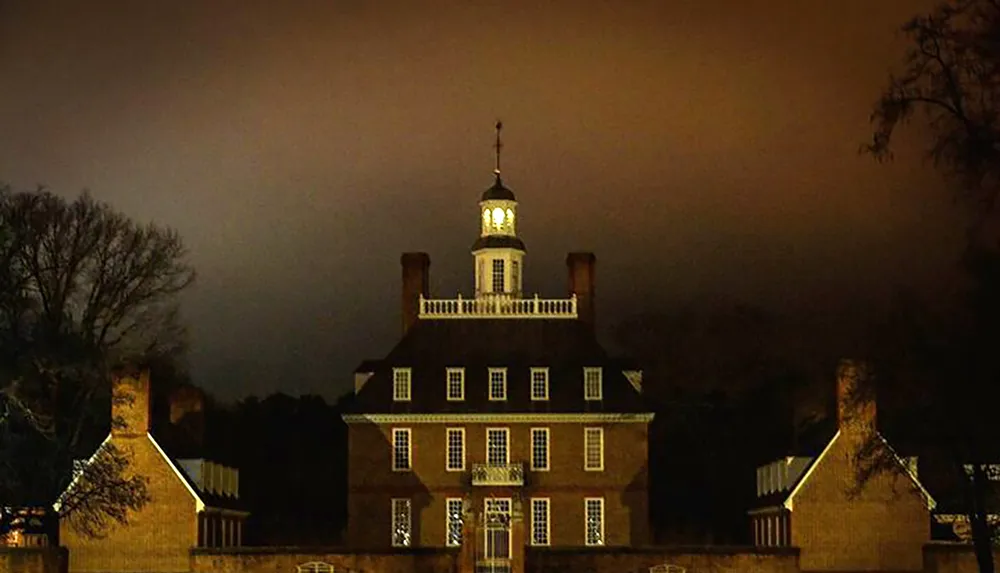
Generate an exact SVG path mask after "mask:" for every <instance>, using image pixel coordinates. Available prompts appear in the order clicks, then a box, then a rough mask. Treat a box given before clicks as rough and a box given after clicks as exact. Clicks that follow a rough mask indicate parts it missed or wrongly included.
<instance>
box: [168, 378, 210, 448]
mask: <svg viewBox="0 0 1000 573" xmlns="http://www.w3.org/2000/svg"><path fill="white" fill-rule="evenodd" d="M170 423H171V424H173V425H175V426H178V427H179V428H181V429H183V430H184V431H185V432H186V433H187V434H188V436H189V437H190V438H191V439H192V440H193V441H194V442H195V443H196V444H198V445H201V444H202V443H204V440H205V393H204V392H202V391H201V389H200V388H197V387H195V386H191V385H190V384H183V385H181V386H178V387H177V388H175V389H174V391H173V392H171V393H170Z"/></svg>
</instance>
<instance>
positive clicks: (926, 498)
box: [783, 430, 937, 511]
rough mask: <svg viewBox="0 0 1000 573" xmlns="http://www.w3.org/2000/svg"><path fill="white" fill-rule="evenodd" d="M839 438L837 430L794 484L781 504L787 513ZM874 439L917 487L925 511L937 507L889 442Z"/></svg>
mask: <svg viewBox="0 0 1000 573" xmlns="http://www.w3.org/2000/svg"><path fill="white" fill-rule="evenodd" d="M839 437H840V430H837V433H836V434H834V435H833V438H831V439H830V441H829V442H827V444H826V447H825V448H823V451H822V453H820V455H819V456H817V457H816V459H815V460H813V462H812V464H810V465H809V469H807V470H806V472H805V473H804V474H802V477H801V478H799V481H798V483H796V484H795V488H794V489H792V492H791V493H790V494H788V497H786V498H785V502H784V503H783V505H784V506H785V509H787V510H788V511H792V508H793V501H794V499H795V494H797V493H798V492H799V490H800V489H802V486H803V485H804V484H805V483H806V482H807V481H808V480H809V476H811V475H812V472H813V471H814V470H815V469H816V468H817V467H818V466H819V465H820V464H821V463H823V458H825V457H826V454H827V452H829V451H830V448H831V447H833V444H834V443H835V442H836V441H837V438H839ZM875 437H876V438H877V439H879V440H881V442H882V444H884V445H885V447H886V448H888V450H889V453H891V454H892V456H893V458H894V459H895V460H896V462H897V463H898V464H899V467H900V469H902V470H903V472H905V473H906V476H907V477H909V478H910V481H911V482H913V485H915V486H917V489H919V490H920V493H921V494H922V495H923V496H924V501H925V502H926V503H927V509H929V510H933V509H934V508H935V507H936V506H937V502H936V501H934V498H933V497H931V494H930V493H929V492H928V491H927V490H926V489H925V488H924V486H923V484H921V483H920V480H919V479H917V476H915V475H914V474H913V472H911V471H910V468H909V466H908V465H907V464H906V462H904V461H903V458H901V457H899V455H898V454H897V453H896V450H894V449H893V448H892V446H891V445H890V444H889V441H888V440H886V439H885V437H884V436H883V435H882V433H881V432H876V433H875Z"/></svg>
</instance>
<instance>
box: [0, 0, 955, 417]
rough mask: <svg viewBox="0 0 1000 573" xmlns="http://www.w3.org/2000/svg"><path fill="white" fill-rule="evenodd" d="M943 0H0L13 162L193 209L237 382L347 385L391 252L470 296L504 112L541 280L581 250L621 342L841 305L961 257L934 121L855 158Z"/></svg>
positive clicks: (23, 181)
mask: <svg viewBox="0 0 1000 573" xmlns="http://www.w3.org/2000/svg"><path fill="white" fill-rule="evenodd" d="M536 4H540V5H541V6H536ZM932 4H933V1H932V0H924V1H917V0H877V1H872V0H844V1H838V2H830V1H820V0H810V1H805V2H803V1H802V0H731V1H730V0H726V1H722V0H716V1H712V0H671V1H665V0H655V1H648V2H645V1H643V2H640V1H630V2H624V1H607V2H581V1H579V0H577V1H549V2H530V1H529V2H515V1H509V0H508V1H502V2H501V1H493V2H470V1H455V2H450V3H444V2H412V1H400V2H396V1H392V2H390V1H388V0H380V1H378V2H362V1H360V0H341V1H338V0H329V1H321V0H315V1H288V0H285V1H281V2H263V1H262V2H252V1H250V0H232V1H221V0H213V1H208V0H197V1H181V0H171V1H170V2H159V1H153V0H149V1H138V2H137V1H134V0H128V1H126V0H123V1H120V2H107V1H103V0H101V1H99V0H90V1H88V2H50V1H43V0H31V1H21V2H18V1H15V0H0V86H2V87H0V181H6V182H8V183H10V184H12V185H14V186H15V187H17V188H33V187H34V186H35V185H36V184H39V183H42V184H45V185H48V186H49V187H50V188H52V189H53V190H54V191H56V192H59V193H61V194H66V195H75V194H76V193H78V192H79V191H80V190H82V189H84V188H89V189H90V190H91V191H92V193H93V195H94V196H95V197H97V198H98V199H101V200H104V201H108V202H110V203H111V204H113V205H114V206H115V207H116V208H118V209H120V210H122V211H124V212H125V213H127V214H128V215H130V216H132V217H134V218H136V219H138V220H142V221H146V220H155V221H156V222H158V223H162V224H165V225H169V226H172V227H175V228H176V229H177V230H178V231H179V232H180V233H181V234H182V236H183V237H184V239H185V242H186V244H187V245H188V247H189V249H190V260H191V262H192V263H193V264H194V266H195V267H196V269H197V271H198V273H199V277H198V282H197V284H196V285H195V286H194V287H193V288H192V289H191V290H190V292H188V293H187V294H186V295H185V297H184V300H183V304H184V307H183V309H184V313H185V317H186V319H187V322H188V323H189V324H190V328H191V337H192V347H191V352H190V362H191V368H192V372H193V375H194V379H195V382H196V383H198V384H200V385H203V386H204V387H205V388H207V389H208V390H210V391H212V392H215V393H217V394H218V395H220V396H221V397H223V398H227V399H231V398H236V397H240V396H244V395H247V394H250V393H256V394H266V393H270V392H272V391H275V390H281V391H284V392H288V393H291V394H298V393H301V392H319V393H322V394H324V395H326V396H328V397H335V396H336V395H337V394H339V393H341V392H343V391H345V390H347V389H348V388H349V387H350V385H351V383H352V370H353V367H354V366H355V365H356V364H357V363H358V362H359V361H360V360H361V359H364V358H370V357H377V356H381V355H384V354H385V353H386V352H387V351H388V350H389V349H390V348H391V346H392V345H393V344H394V343H395V341H396V340H397V338H398V336H399V330H400V326H399V281H400V279H399V277H400V270H399V255H400V253H401V252H403V251H410V250H423V251H427V252H429V253H430V255H431V289H432V294H433V295H437V296H443V297H445V296H446V297H452V296H454V295H455V294H456V293H457V292H459V291H463V292H464V293H466V294H471V291H472V271H473V268H472V257H471V255H470V254H469V247H470V246H471V244H472V242H473V240H474V239H475V238H476V236H477V233H478V229H479V218H478V211H477V205H476V202H477V201H478V198H479V194H480V193H481V192H482V190H483V189H485V188H486V187H488V186H489V185H490V183H491V177H492V174H491V170H492V167H493V157H492V153H493V150H492V147H491V146H492V143H493V124H494V122H495V121H496V120H497V119H502V120H503V122H504V126H505V129H504V142H505V147H504V156H503V164H504V180H505V182H506V183H507V184H508V186H509V187H511V189H513V190H514V192H515V193H516V194H517V197H518V200H519V201H520V221H519V234H520V236H521V237H522V238H523V239H524V241H525V243H526V244H527V248H528V257H527V259H526V269H525V289H526V291H528V293H529V294H533V293H534V292H536V291H537V292H539V293H541V294H542V296H565V294H566V272H565V267H564V257H565V254H566V252H567V251H571V250H592V251H594V252H595V253H596V254H597V258H598V268H597V281H598V283H597V284H598V287H597V288H598V291H597V292H598V295H597V309H598V321H599V322H600V325H601V327H602V332H603V334H604V335H606V334H607V332H606V331H607V329H609V328H610V327H612V326H613V325H614V324H615V323H616V322H619V321H621V320H623V319H625V318H626V317H628V316H630V315H633V314H635V313H640V312H645V311H655V310H661V309H667V308H671V307H676V306H679V305H683V304H684V303H685V301H688V300H691V299H692V298H697V297H705V296H718V297H722V298H727V299H730V298H731V299H739V300H744V301H746V302H750V303H753V304H758V305H762V306H766V307H768V308H772V309H776V310H781V311H784V312H796V311H802V310H810V311H812V310H817V309H826V311H827V312H833V313H836V312H839V311H837V310H836V309H839V308H843V307H844V305H849V304H853V303H851V302H850V301H853V300H883V299H885V298H886V297H888V295H889V293H891V292H892V290H893V289H894V288H896V287H898V286H900V285H907V286H923V285H932V284H934V283H935V280H936V278H937V277H940V276H943V275H946V274H947V273H949V272H950V269H952V267H953V265H954V261H955V258H956V253H957V252H958V244H959V240H958V239H959V230H960V226H959V225H958V224H957V223H956V221H957V215H955V214H954V210H953V208H952V207H951V206H950V203H949V197H948V195H947V194H946V193H945V192H944V191H943V189H942V184H941V183H940V180H939V178H938V177H936V176H935V175H934V174H933V172H932V171H931V169H930V167H929V166H927V165H925V164H923V163H922V160H921V154H920V147H919V146H920V141H919V133H916V132H913V131H910V132H907V135H908V142H904V144H903V145H901V147H900V149H899V150H898V153H897V161H896V162H895V163H894V164H892V165H889V166H879V165H877V164H875V163H874V162H873V161H872V160H871V159H870V158H868V157H863V156H859V155H858V154H857V149H858V146H859V144H860V143H862V142H863V141H864V140H866V139H867V138H868V136H869V133H870V132H869V131H868V123H867V118H868V111H869V109H870V107H871V104H872V103H873V102H874V101H875V99H876V97H877V96H878V93H879V90H880V88H881V87H882V85H883V84H884V82H885V80H886V77H887V73H888V71H889V69H890V67H891V66H892V65H893V64H894V63H895V62H897V61H899V59H900V55H901V54H902V50H903V48H904V47H905V43H904V40H903V38H902V37H901V35H900V34H899V33H897V31H896V30H897V29H898V27H899V25H900V24H902V23H903V22H904V21H905V20H906V19H907V18H909V17H910V16H912V15H915V14H916V13H918V12H920V11H923V10H925V9H926V8H928V7H929V6H931V5H932ZM830 309H833V310H830Z"/></svg>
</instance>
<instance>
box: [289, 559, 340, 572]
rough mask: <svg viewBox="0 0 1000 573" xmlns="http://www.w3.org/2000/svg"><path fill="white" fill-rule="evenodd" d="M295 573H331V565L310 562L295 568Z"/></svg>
mask: <svg viewBox="0 0 1000 573" xmlns="http://www.w3.org/2000/svg"><path fill="white" fill-rule="evenodd" d="M296 571H297V573H333V565H330V564H329V563H323V562H322V561H310V562H309V563H303V564H302V565H299V566H298V567H297V568H296Z"/></svg>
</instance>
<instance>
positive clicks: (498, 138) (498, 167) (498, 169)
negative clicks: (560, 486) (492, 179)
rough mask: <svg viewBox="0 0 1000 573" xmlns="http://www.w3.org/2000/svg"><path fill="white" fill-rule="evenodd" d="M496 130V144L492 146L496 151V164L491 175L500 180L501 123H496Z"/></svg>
mask: <svg viewBox="0 0 1000 573" xmlns="http://www.w3.org/2000/svg"><path fill="white" fill-rule="evenodd" d="M496 128H497V142H496V143H495V144H494V145H493V148H494V149H496V151H497V163H496V166H495V167H493V174H494V175H496V176H497V179H499V178H500V149H501V148H503V143H502V142H501V141H500V130H502V129H503V122H502V121H497V125H496Z"/></svg>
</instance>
